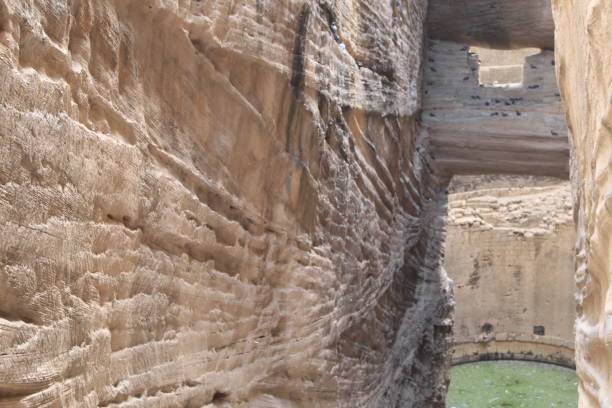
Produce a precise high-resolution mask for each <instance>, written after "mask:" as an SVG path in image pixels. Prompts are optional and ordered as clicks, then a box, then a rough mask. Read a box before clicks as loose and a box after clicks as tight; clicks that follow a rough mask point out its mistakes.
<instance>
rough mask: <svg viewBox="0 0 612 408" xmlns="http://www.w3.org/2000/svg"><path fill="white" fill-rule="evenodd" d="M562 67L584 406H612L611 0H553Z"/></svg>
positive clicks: (559, 66)
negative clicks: (570, 146) (569, 149)
mask: <svg viewBox="0 0 612 408" xmlns="http://www.w3.org/2000/svg"><path fill="white" fill-rule="evenodd" d="M553 4H554V7H553V12H554V16H555V24H556V31H555V44H556V53H557V60H558V62H559V63H558V65H557V74H558V79H559V85H560V88H561V95H562V97H563V100H564V103H565V107H566V110H567V122H568V126H569V128H570V132H571V135H572V143H573V165H572V181H573V185H574V193H575V198H574V201H575V208H576V224H577V249H576V252H577V253H576V264H577V265H576V281H577V286H578V295H577V301H578V306H579V307H578V312H579V317H578V321H577V324H576V332H577V333H576V334H577V337H576V364H577V367H578V374H579V376H580V392H581V397H580V407H581V408H604V407H610V406H612V286H611V284H610V280H611V278H612V273H611V269H610V268H611V258H610V255H611V252H610V242H611V241H610V239H611V234H612V229H611V227H610V221H611V220H612V217H611V209H612V206H611V204H612V201H611V200H610V198H611V197H612V195H611V193H612V187H611V180H612V179H611V178H610V177H611V175H612V173H611V172H610V159H611V157H612V153H611V147H612V145H611V143H612V100H611V96H612V47H611V46H610V44H612V3H611V2H610V1H607V0H555V1H554V2H553Z"/></svg>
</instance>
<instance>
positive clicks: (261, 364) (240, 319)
mask: <svg viewBox="0 0 612 408" xmlns="http://www.w3.org/2000/svg"><path fill="white" fill-rule="evenodd" d="M425 3H426V2H425V1H424V0H420V1H407V0H406V1H397V2H396V1H393V2H371V1H365V0H364V1H357V0H355V1H350V2H337V3H335V2H327V1H314V0H311V1H304V0H287V1H282V2H281V1H271V0H267V1H264V0H257V1H248V2H247V1H245V2H229V1H219V0H214V1H213V0H208V1H207V0H199V1H188V0H180V1H179V0H174V1H172V0H166V1H162V0H142V1H115V2H111V1H99V0H80V1H67V0H63V1H58V0H0V80H1V83H2V92H0V220H1V223H2V229H1V233H2V237H1V239H0V242H1V244H0V406H3V407H98V406H100V407H177V406H180V407H203V406H231V407H308V408H311V407H443V406H444V403H443V399H444V393H445V388H446V372H445V369H444V368H445V365H446V360H447V354H448V343H447V341H446V339H447V336H448V333H449V325H450V320H449V319H448V317H449V314H450V306H449V305H450V301H449V295H448V288H447V279H446V277H445V275H444V273H443V272H442V270H441V268H440V265H439V259H440V256H439V255H440V252H441V251H440V242H441V236H442V234H443V220H442V218H441V214H443V213H445V211H446V209H445V204H444V201H445V196H444V194H443V192H442V191H441V190H439V188H440V186H441V185H442V183H443V182H444V181H445V180H444V178H443V177H442V176H438V175H437V174H436V173H435V172H434V171H435V169H434V168H433V167H434V164H432V163H431V158H430V157H429V156H428V155H423V154H420V153H419V152H418V151H417V145H419V144H422V143H423V140H422V139H421V138H420V137H424V135H423V134H422V133H419V125H418V121H417V116H418V112H419V109H420V107H421V98H420V94H419V87H420V83H421V77H420V72H421V55H422V37H423V24H424V16H425V9H426V4H425Z"/></svg>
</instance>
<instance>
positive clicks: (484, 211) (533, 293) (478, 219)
mask: <svg viewBox="0 0 612 408" xmlns="http://www.w3.org/2000/svg"><path fill="white" fill-rule="evenodd" d="M460 180H461V178H460ZM526 181H527V182H528V183H530V184H535V183H537V182H539V183H540V184H548V183H550V181H549V180H526ZM523 183H524V181H523V180H522V178H515V179H514V180H500V181H498V183H497V184H498V185H497V186H494V184H495V183H493V181H492V180H491V181H490V182H489V185H490V187H489V188H484V189H482V188H481V189H475V190H472V191H467V192H461V193H454V194H451V195H450V196H449V216H448V222H449V226H448V235H447V241H446V258H445V268H446V270H447V271H448V274H449V276H450V277H451V278H452V279H453V280H454V282H455V285H454V293H455V301H456V312H455V329H454V332H455V352H454V355H453V361H454V362H455V363H462V362H468V361H477V360H483V359H522V360H532V361H541V362H550V363H555V364H561V365H564V366H568V367H572V366H574V321H575V318H576V313H575V310H576V307H575V303H574V290H573V289H574V283H573V282H574V279H573V274H574V268H573V246H574V241H575V234H574V224H573V222H572V200H571V192H570V187H569V183H568V182H565V183H562V184H559V182H558V181H557V184H556V185H549V186H542V187H519V185H520V184H523ZM504 184H505V185H506V187H501V186H502V185H504ZM469 185H470V184H469V181H468V184H467V186H469ZM453 186H454V188H457V189H459V188H461V187H462V186H463V183H461V181H457V182H453ZM509 186H512V187H509Z"/></svg>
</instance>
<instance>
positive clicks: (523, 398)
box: [446, 361, 578, 408]
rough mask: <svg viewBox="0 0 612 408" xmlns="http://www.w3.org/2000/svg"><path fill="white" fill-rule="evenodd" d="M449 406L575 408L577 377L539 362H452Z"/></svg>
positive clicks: (466, 407)
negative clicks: (456, 363) (461, 363)
mask: <svg viewBox="0 0 612 408" xmlns="http://www.w3.org/2000/svg"><path fill="white" fill-rule="evenodd" d="M446 406H447V407H448V408H553V407H554V408H576V407H577V406H578V377H577V376H576V373H575V372H573V371H572V370H568V369H565V368H561V367H557V366H553V365H548V364H538V363H527V362H518V361H488V362H478V363H472V364H463V365H459V366H455V367H453V369H452V372H451V384H450V389H449V393H448V398H447V402H446Z"/></svg>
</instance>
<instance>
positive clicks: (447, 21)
mask: <svg viewBox="0 0 612 408" xmlns="http://www.w3.org/2000/svg"><path fill="white" fill-rule="evenodd" d="M429 16H430V17H429V25H428V29H429V34H430V35H431V37H432V38H435V39H440V40H447V41H455V42H465V43H469V44H471V45H482V46H485V47H489V48H497V49H514V48H525V47H537V48H543V49H548V50H552V49H553V47H554V34H553V33H554V28H555V26H554V21H553V16H552V10H551V7H550V0H512V1H509V0H430V1H429Z"/></svg>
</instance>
